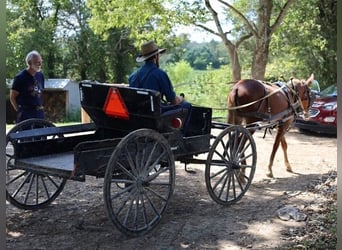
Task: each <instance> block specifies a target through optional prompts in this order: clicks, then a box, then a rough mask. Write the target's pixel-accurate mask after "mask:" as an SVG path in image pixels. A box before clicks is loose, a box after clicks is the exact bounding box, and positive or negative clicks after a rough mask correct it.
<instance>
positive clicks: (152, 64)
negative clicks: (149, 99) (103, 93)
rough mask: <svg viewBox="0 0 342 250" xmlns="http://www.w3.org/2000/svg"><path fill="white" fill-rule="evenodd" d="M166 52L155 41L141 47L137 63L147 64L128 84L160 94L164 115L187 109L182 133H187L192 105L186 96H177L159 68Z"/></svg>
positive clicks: (134, 74)
mask: <svg viewBox="0 0 342 250" xmlns="http://www.w3.org/2000/svg"><path fill="white" fill-rule="evenodd" d="M165 50H166V49H159V48H158V46H157V45H156V44H155V43H154V42H153V41H149V42H146V43H144V44H143V45H142V46H141V54H140V55H139V56H138V57H137V58H136V61H137V62H139V63H142V62H145V63H144V64H143V65H142V66H141V67H140V68H139V69H138V70H136V71H135V72H133V73H132V74H131V75H130V76H129V79H128V82H129V86H130V87H134V88H144V89H152V90H156V91H158V92H160V94H161V97H162V100H163V101H162V103H161V112H162V113H166V112H175V111H177V110H180V109H186V110H187V111H188V115H187V117H186V119H185V122H184V126H183V129H182V132H183V133H185V131H186V128H187V126H188V123H189V119H190V116H191V104H190V103H188V102H186V101H185V100H184V95H183V96H182V95H181V96H177V95H176V93H175V91H174V88H173V86H172V83H171V80H170V78H169V76H168V75H167V73H166V72H165V71H164V70H162V69H160V68H159V55H160V54H161V53H163V52H165ZM165 99H166V100H165Z"/></svg>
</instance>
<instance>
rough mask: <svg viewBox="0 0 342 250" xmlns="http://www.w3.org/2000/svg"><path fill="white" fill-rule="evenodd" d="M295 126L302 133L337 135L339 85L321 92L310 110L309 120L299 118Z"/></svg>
mask: <svg viewBox="0 0 342 250" xmlns="http://www.w3.org/2000/svg"><path fill="white" fill-rule="evenodd" d="M295 126H296V127H297V128H299V130H301V131H310V132H316V133H322V134H332V135H336V134H337V85H336V84H334V85H331V86H329V87H327V88H326V89H324V90H323V91H321V92H319V94H318V95H317V96H316V99H315V100H314V102H313V104H312V106H311V108H310V118H309V120H308V121H305V120H303V118H302V117H298V118H297V119H296V123H295Z"/></svg>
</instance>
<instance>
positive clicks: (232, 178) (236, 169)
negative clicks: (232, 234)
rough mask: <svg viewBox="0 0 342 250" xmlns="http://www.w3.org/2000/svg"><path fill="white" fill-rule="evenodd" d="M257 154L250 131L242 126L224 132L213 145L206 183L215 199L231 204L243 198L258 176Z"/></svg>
mask: <svg viewBox="0 0 342 250" xmlns="http://www.w3.org/2000/svg"><path fill="white" fill-rule="evenodd" d="M256 159H257V153H256V147H255V142H254V139H253V137H252V135H251V134H250V133H249V131H248V130H247V129H246V128H244V127H242V126H230V127H227V128H226V129H224V130H223V131H222V132H221V133H220V134H219V135H218V136H217V138H216V139H215V141H214V143H213V145H212V146H211V148H210V150H209V154H208V158H207V162H206V168H205V182H206V186H207V190H208V192H209V195H210V196H211V198H212V199H213V200H214V201H216V202H217V203H219V204H222V205H226V206H228V205H231V204H233V203H235V202H237V201H238V200H240V199H241V198H242V196H243V195H244V194H245V193H246V191H247V190H248V188H249V186H250V184H251V182H252V179H253V177H254V172H255V165H256Z"/></svg>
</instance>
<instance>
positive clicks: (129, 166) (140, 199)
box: [103, 129, 175, 236]
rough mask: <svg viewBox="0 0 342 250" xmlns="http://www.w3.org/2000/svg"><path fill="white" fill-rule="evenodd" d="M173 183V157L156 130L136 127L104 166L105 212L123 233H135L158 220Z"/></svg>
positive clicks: (155, 223)
mask: <svg viewBox="0 0 342 250" xmlns="http://www.w3.org/2000/svg"><path fill="white" fill-rule="evenodd" d="M174 183H175V165H174V157H173V154H172V151H171V149H170V146H169V144H168V141H167V140H166V139H165V138H164V137H163V136H162V135H161V134H159V133H158V132H156V131H154V130H150V129H139V130H136V131H133V132H131V133H130V134H128V135H127V136H126V137H124V138H123V139H122V140H121V141H120V143H119V144H118V145H117V146H116V148H115V150H114V152H113V154H112V156H111V158H110V160H109V162H108V165H107V169H106V174H105V180H104V192H103V193H104V200H105V207H106V211H107V214H108V216H109V218H110V219H111V221H112V222H113V224H114V225H115V226H116V227H117V228H118V229H119V230H120V231H121V232H122V233H124V234H126V235H129V236H138V235H142V234H145V233H146V232H148V231H150V230H152V229H153V228H154V227H155V226H156V225H157V224H158V223H159V222H160V220H161V217H162V214H163V213H164V211H165V209H166V207H167V204H168V201H169V199H170V198H171V196H172V193H173V190H174Z"/></svg>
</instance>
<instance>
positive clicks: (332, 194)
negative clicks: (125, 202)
mask: <svg viewBox="0 0 342 250" xmlns="http://www.w3.org/2000/svg"><path fill="white" fill-rule="evenodd" d="M262 137H263V132H261V131H260V132H257V133H256V134H255V135H254V139H255V141H256V145H257V151H258V152H257V153H258V163H257V170H256V174H255V177H254V180H253V183H252V185H251V187H250V188H249V190H248V192H247V194H246V195H245V196H244V197H243V198H242V199H241V201H239V202H238V203H237V204H235V205H233V206H231V207H223V206H221V205H218V204H216V203H215V202H214V201H212V200H211V199H210V197H209V195H208V194H207V190H206V187H205V181H204V172H203V171H204V166H202V165H190V167H191V168H193V169H195V170H196V174H189V173H186V172H185V171H184V166H183V165H182V164H180V163H178V162H177V163H176V187H175V192H174V195H173V197H172V199H171V200H170V202H169V205H168V208H167V210H166V212H165V213H164V217H163V219H162V221H161V223H160V224H159V225H158V227H157V228H156V229H155V230H154V231H152V232H150V233H149V234H147V235H145V236H143V237H139V238H128V237H125V236H123V235H122V234H121V233H120V232H119V231H118V230H117V229H116V228H114V227H113V226H112V224H111V223H110V222H109V220H108V218H107V217H106V213H105V210H104V205H103V204H104V203H103V197H102V186H103V179H95V178H91V177H87V181H86V182H85V183H79V182H72V181H69V182H67V184H66V187H65V189H64V191H63V193H62V194H61V195H60V196H59V197H58V198H57V199H56V201H55V202H54V203H53V204H52V205H51V206H49V207H48V208H46V209H43V210H39V211H35V212H32V211H23V210H19V209H17V208H15V207H14V206H12V205H10V204H7V206H6V207H7V221H6V228H7V240H6V241H7V248H8V249H158V250H162V249H163V250H175V249H229V250H234V249H285V248H286V247H287V246H289V245H292V246H295V247H296V249H304V247H303V246H305V244H306V241H307V240H308V239H312V237H313V235H315V234H316V232H315V231H314V230H315V228H317V229H318V231H320V232H322V231H324V230H329V227H330V225H327V222H326V221H325V219H324V217H322V216H323V214H324V213H327V211H330V210H329V209H330V208H331V204H332V203H334V202H335V201H336V200H335V199H336V172H335V171H336V168H337V167H336V158H337V154H336V153H337V152H336V143H337V141H336V138H334V137H323V136H314V135H307V134H302V133H299V132H298V131H297V130H295V129H293V130H291V131H290V132H289V133H288V135H287V142H288V145H289V148H288V154H289V160H290V163H291V164H292V168H293V171H294V173H288V172H286V171H285V166H284V164H283V155H282V152H281V151H279V152H278V154H277V155H276V159H275V161H274V168H273V169H274V171H273V173H274V176H275V178H274V179H270V178H267V177H266V167H267V163H268V158H269V155H270V152H271V147H272V143H273V137H274V135H270V134H268V135H267V136H266V138H265V139H263V138H262ZM285 205H291V206H294V207H296V208H298V209H299V210H300V211H301V212H303V213H305V214H306V215H308V219H307V220H306V221H302V222H297V221H294V220H289V221H283V220H280V219H279V218H278V217H277V216H276V211H277V210H278V209H279V208H281V207H284V206H285ZM301 247H303V248H301ZM328 248H329V247H327V246H325V247H324V249H328Z"/></svg>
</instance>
